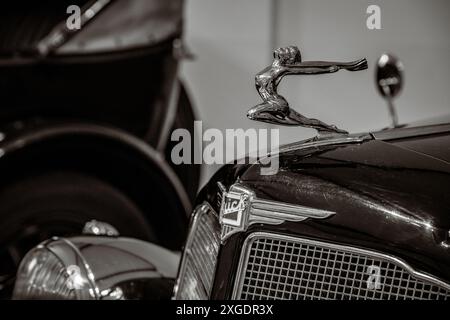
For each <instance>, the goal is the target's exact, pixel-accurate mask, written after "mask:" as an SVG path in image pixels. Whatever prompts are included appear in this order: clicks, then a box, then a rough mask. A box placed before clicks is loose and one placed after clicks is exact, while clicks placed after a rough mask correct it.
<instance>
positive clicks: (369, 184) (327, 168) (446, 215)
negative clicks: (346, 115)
mask: <svg viewBox="0 0 450 320" xmlns="http://www.w3.org/2000/svg"><path fill="white" fill-rule="evenodd" d="M449 140H450V138H449V137H448V136H438V137H426V138H420V139H409V140H408V139H405V140H399V141H392V142H385V141H379V140H371V141H367V142H364V143H361V144H350V145H344V146H326V147H323V148H320V149H319V150H316V151H314V152H312V153H306V154H305V153H304V151H301V150H298V151H297V150H293V151H289V152H286V153H281V154H280V170H279V172H278V173H277V174H275V175H271V176H263V175H260V174H259V172H260V168H259V165H258V164H254V165H252V166H250V167H249V168H248V169H247V170H246V171H245V173H244V174H243V175H242V176H241V177H240V179H241V180H242V182H243V183H244V184H246V185H248V186H250V187H251V188H253V189H255V191H256V192H257V193H259V194H260V196H261V197H264V198H270V199H273V200H278V201H283V202H288V203H299V204H304V205H308V204H309V205H312V206H319V207H323V208H324V209H325V208H327V209H330V208H332V207H334V205H333V203H332V202H331V200H332V199H333V198H335V197H336V196H342V195H346V196H347V197H349V199H348V200H349V201H351V200H352V199H351V198H353V197H357V196H358V197H361V199H360V201H363V199H362V198H364V201H369V202H370V203H371V205H372V206H375V205H376V206H384V207H385V208H389V210H394V211H395V212H397V213H398V217H397V218H398V219H402V217H403V218H405V219H410V220H411V221H413V222H414V223H417V224H419V225H420V224H423V225H431V226H435V227H438V228H447V229H448V230H450V197H449V196H448V191H449V190H450V164H449V163H448V160H449V159H450V152H449V150H448V146H449V144H448V142H449ZM437 142H439V143H440V142H447V145H445V146H444V147H443V148H442V149H441V148H438V147H436V143H437ZM445 150H447V151H446V152H445ZM354 201H358V200H356V199H354ZM333 209H336V208H333Z"/></svg>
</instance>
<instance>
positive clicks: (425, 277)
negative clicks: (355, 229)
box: [232, 232, 450, 300]
mask: <svg viewBox="0 0 450 320" xmlns="http://www.w3.org/2000/svg"><path fill="white" fill-rule="evenodd" d="M257 238H265V239H273V240H282V241H292V242H297V243H303V244H309V245H318V246H322V247H327V248H331V249H335V250H342V251H347V252H351V253H356V254H361V255H367V256H370V257H374V258H377V259H380V260H385V261H386V262H390V263H393V264H396V265H397V266H399V267H401V268H403V269H404V270H405V271H406V272H408V273H409V274H410V275H411V277H413V278H415V279H417V280H421V281H425V282H429V283H432V284H434V285H436V286H439V287H441V288H443V289H445V290H449V291H450V283H447V282H444V281H442V280H440V279H438V278H436V277H433V276H431V275H429V274H426V273H423V272H420V271H417V270H415V269H414V268H413V267H411V266H410V265H409V264H407V263H406V262H405V261H404V260H402V259H400V258H397V257H395V256H393V255H389V254H384V253H380V252H377V251H372V250H368V249H361V248H356V247H351V246H348V245H340V244H334V243H329V242H324V241H318V240H311V239H306V238H301V237H293V236H287V235H281V234H276V233H269V232H255V233H252V234H250V235H249V236H248V237H247V238H246V239H245V241H244V244H243V246H242V251H241V255H240V258H239V265H238V268H237V274H236V280H235V283H234V287H233V294H232V299H234V300H236V299H239V297H240V295H241V293H242V287H243V284H244V283H243V279H244V277H243V275H244V274H243V271H244V268H245V267H246V266H247V263H248V258H249V255H250V250H248V249H249V248H250V247H251V245H252V243H253V242H254V241H255V240H256V239H257Z"/></svg>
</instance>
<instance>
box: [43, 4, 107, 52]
mask: <svg viewBox="0 0 450 320" xmlns="http://www.w3.org/2000/svg"><path fill="white" fill-rule="evenodd" d="M113 1H114V0H96V1H93V2H91V3H88V4H87V5H86V6H85V7H83V8H82V9H81V16H80V25H81V28H80V29H78V30H69V29H67V24H66V20H64V21H62V22H60V23H59V24H58V25H56V27H54V28H53V30H52V31H50V33H49V34H48V35H47V36H45V37H44V38H43V39H42V40H41V41H39V43H38V44H37V49H38V51H39V54H40V55H41V56H43V57H45V56H47V55H49V54H51V53H53V52H54V51H55V50H56V49H58V48H59V47H61V46H62V45H63V44H65V43H66V42H67V41H68V40H69V38H70V37H72V36H74V35H75V34H76V33H78V32H80V30H82V29H83V27H84V26H85V25H86V24H87V23H89V22H90V21H91V20H92V19H94V18H95V17H96V16H98V15H99V14H100V12H101V11H102V10H103V9H105V8H106V7H107V6H108V5H109V4H111V3H112V2H113Z"/></svg>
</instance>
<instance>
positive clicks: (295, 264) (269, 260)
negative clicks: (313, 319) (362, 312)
mask: <svg viewBox="0 0 450 320" xmlns="http://www.w3.org/2000/svg"><path fill="white" fill-rule="evenodd" d="M449 297H450V286H449V285H448V284H446V283H444V282H442V281H440V280H437V279H435V278H433V277H431V276H429V275H426V274H422V273H418V272H415V271H414V270H413V269H411V267H409V266H408V265H407V264H405V263H404V262H403V261H401V260H399V259H397V258H394V257H391V256H387V255H384V254H380V253H377V252H372V251H368V250H362V249H357V248H353V247H347V246H340V245H335V244H329V243H324V242H319V241H312V240H307V239H301V238H293V237H287V236H280V235H275V234H269V233H255V234H252V235H251V236H249V238H247V240H246V244H245V245H244V248H243V252H242V256H241V265H240V267H239V270H238V277H237V281H236V285H235V290H234V296H233V298H235V299H300V300H309V299H331V300H347V299H364V300H373V299H375V300H378V299H380V300H381V299H382V300H387V299H399V300H403V299H427V300H435V299H437V300H447V299H449ZM449 300H450V299H449Z"/></svg>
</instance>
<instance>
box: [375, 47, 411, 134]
mask: <svg viewBox="0 0 450 320" xmlns="http://www.w3.org/2000/svg"><path fill="white" fill-rule="evenodd" d="M403 69H404V68H403V64H402V63H401V61H400V60H398V59H397V58H396V57H395V56H393V55H391V54H388V53H384V54H383V55H381V57H380V58H379V59H378V62H377V68H376V83H377V88H378V91H379V92H380V94H381V95H382V96H383V97H384V99H385V100H386V102H387V104H388V108H389V114H390V116H391V121H392V126H393V127H394V128H395V127H398V117H397V111H396V110H395V106H394V104H393V100H394V98H395V97H396V96H398V95H399V94H400V92H401V90H402V87H403Z"/></svg>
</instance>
